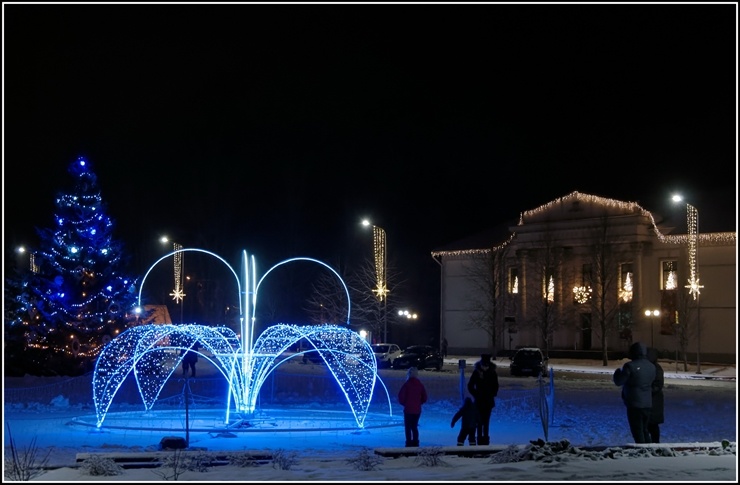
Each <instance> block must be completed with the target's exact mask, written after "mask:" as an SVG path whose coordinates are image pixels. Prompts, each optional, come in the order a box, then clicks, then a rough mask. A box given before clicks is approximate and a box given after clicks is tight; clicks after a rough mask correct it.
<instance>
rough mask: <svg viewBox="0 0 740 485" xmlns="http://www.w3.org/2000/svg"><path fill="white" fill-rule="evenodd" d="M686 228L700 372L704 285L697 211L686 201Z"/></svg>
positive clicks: (690, 288)
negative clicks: (702, 294)
mask: <svg viewBox="0 0 740 485" xmlns="http://www.w3.org/2000/svg"><path fill="white" fill-rule="evenodd" d="M681 201H683V197H682V196H681V195H678V194H677V195H674V196H673V202H681ZM686 229H687V232H688V248H689V281H688V283H689V284H688V285H686V288H688V289H689V294H691V295H693V297H694V300H696V373H697V374H701V305H700V304H699V294H700V293H701V292H700V291H699V290H700V289H701V288H704V285H700V284H699V251H698V248H699V211H697V210H696V207H694V206H693V205H691V204H689V203H688V202H687V203H686Z"/></svg>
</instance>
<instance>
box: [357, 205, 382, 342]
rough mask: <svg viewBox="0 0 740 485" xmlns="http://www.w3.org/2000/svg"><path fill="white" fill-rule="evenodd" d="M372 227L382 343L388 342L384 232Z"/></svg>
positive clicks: (363, 222)
mask: <svg viewBox="0 0 740 485" xmlns="http://www.w3.org/2000/svg"><path fill="white" fill-rule="evenodd" d="M362 225H363V226H366V227H367V226H369V225H371V223H370V221H368V220H367V219H365V220H364V221H362ZM372 226H373V256H374V257H375V279H376V281H377V286H376V287H375V289H374V290H373V293H375V296H376V297H377V298H378V301H382V302H383V342H388V312H387V309H388V293H389V291H388V286H387V281H386V274H385V273H386V264H387V262H386V256H387V252H386V245H385V230H384V229H383V228H382V227H380V226H376V225H375V224H372Z"/></svg>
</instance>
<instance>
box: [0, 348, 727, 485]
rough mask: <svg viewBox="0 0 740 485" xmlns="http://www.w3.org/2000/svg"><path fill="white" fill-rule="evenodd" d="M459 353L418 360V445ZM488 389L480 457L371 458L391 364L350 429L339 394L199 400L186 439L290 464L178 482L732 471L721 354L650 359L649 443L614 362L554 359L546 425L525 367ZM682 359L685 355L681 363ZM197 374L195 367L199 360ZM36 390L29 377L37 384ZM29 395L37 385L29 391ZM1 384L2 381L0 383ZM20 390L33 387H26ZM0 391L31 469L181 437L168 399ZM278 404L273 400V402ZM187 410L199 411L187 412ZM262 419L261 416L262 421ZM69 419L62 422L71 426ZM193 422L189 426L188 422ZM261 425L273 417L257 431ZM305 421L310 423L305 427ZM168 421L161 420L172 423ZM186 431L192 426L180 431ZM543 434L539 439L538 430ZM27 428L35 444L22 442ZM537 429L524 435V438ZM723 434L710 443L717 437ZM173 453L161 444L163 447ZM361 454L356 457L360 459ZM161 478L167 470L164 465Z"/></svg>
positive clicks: (64, 477) (7, 421) (439, 408)
mask: <svg viewBox="0 0 740 485" xmlns="http://www.w3.org/2000/svg"><path fill="white" fill-rule="evenodd" d="M460 358H464V359H466V360H467V362H468V363H469V364H472V363H473V362H474V361H475V359H474V358H471V357H457V356H450V357H448V359H447V360H446V364H447V365H446V366H445V369H444V370H443V371H442V372H434V371H423V372H421V373H420V377H421V379H422V381H423V382H424V383H425V384H426V385H427V387H428V389H429V391H430V402H429V403H428V404H426V405H425V406H424V409H423V412H422V417H421V421H420V441H421V447H422V448H423V451H425V452H429V454H431V455H434V452H435V450H439V449H441V447H448V446H452V445H454V444H455V442H456V436H457V432H458V426H459V423H458V426H456V427H455V428H454V429H453V428H450V419H451V417H452V415H453V414H454V412H455V411H456V409H457V406H458V405H459V403H460V402H459V401H460V399H459V392H460V391H459V385H458V384H459V382H458V381H459V379H458V377H459V370H458V367H457V362H458V359H460ZM497 364H498V366H499V376H500V379H501V384H502V386H501V391H500V392H499V396H498V398H497V405H496V408H495V409H494V413H493V416H492V424H491V435H492V440H491V441H492V445H494V446H498V447H501V448H504V449H505V451H501V452H499V453H496V454H494V455H491V456H479V457H463V456H455V455H441V456H439V457H438V458H439V463H438V464H437V466H429V465H430V461H434V458H433V456H432V457H427V458H424V457H413V456H409V457H400V458H391V457H382V456H379V455H375V454H374V450H375V449H381V448H389V447H402V446H403V443H404V436H403V428H402V427H401V426H400V420H401V418H400V416H401V408H400V406H398V404H397V403H396V402H395V401H396V399H395V395H394V392H393V389H394V383H398V382H400V381H402V379H403V377H402V376H403V374H404V373H403V372H402V371H392V370H384V371H382V372H381V378H382V379H383V380H384V382H385V383H386V384H387V385H388V388H389V392H390V394H391V400H392V415H393V416H392V417H389V416H388V409H387V406H386V407H384V406H383V404H382V403H383V401H384V400H385V399H386V397H385V395H384V393H383V391H376V396H375V397H374V401H373V402H374V403H375V401H376V400H377V404H373V406H372V408H371V409H372V414H371V415H370V416H369V417H368V420H367V423H366V424H367V426H366V429H364V430H358V429H355V428H353V426H352V423H353V422H354V420H353V419H352V418H351V415H349V412H348V411H347V410H346V406H343V404H342V403H341V402H326V401H304V402H300V400H298V401H296V400H294V399H293V400H288V399H286V400H285V401H286V402H285V404H280V405H278V404H275V403H271V404H269V405H266V406H265V410H264V411H265V415H266V416H270V419H271V423H272V424H271V425H265V426H256V425H255V426H252V427H251V428H250V429H248V430H242V431H237V432H235V433H220V432H208V431H207V430H206V431H203V430H202V428H199V426H198V425H197V419H200V417H202V416H205V415H206V414H207V413H208V412H213V411H212V410H210V411H209V410H208V409H207V408H208V406H206V405H196V406H195V407H194V408H189V412H192V414H191V415H189V416H190V422H191V427H190V428H189V430H188V437H189V442H190V450H196V451H197V450H202V451H203V452H205V453H214V452H229V453H231V452H234V453H237V452H242V453H246V452H247V451H248V450H257V451H259V450H262V451H269V452H271V453H273V455H274V454H275V453H276V452H278V453H282V454H283V455H284V456H286V457H287V458H290V459H288V460H287V462H291V461H292V462H294V463H293V464H292V466H290V467H289V469H280V467H279V466H278V467H276V466H274V465H273V464H261V465H258V466H251V467H247V468H242V467H239V466H235V465H220V466H212V467H209V468H208V469H207V471H186V472H184V473H183V474H182V475H180V476H179V477H178V478H177V480H178V481H343V482H346V481H403V482H409V481H491V480H495V481H525V482H527V481H545V482H552V481H619V482H624V481H627V482H629V481H662V482H665V481H727V482H732V483H736V482H737V456H736V448H735V447H736V440H737V390H736V383H735V378H736V372H735V367H734V366H727V367H725V366H718V365H711V364H709V365H707V364H705V365H703V369H702V370H703V373H702V374H701V375H695V374H693V372H692V370H693V369H692V370H689V371H688V372H682V371H680V370H679V371H676V369H675V367H674V366H675V364H674V363H669V362H663V363H662V364H663V367H664V369H665V371H666V378H667V382H666V389H665V398H666V409H665V415H666V422H665V424H663V425H662V427H661V431H662V437H663V439H662V440H661V441H662V442H663V443H661V444H655V445H634V444H633V443H632V439H631V436H630V434H629V429H628V426H627V422H626V417H625V411H624V406H623V405H622V403H621V400H620V397H619V388H618V387H617V386H615V385H614V384H613V383H612V382H611V374H612V373H613V372H614V369H616V368H617V367H619V366H621V362H610V365H609V366H607V367H603V366H602V365H601V362H584V361H562V360H554V361H552V362H551V365H552V367H553V369H554V371H555V373H554V375H555V380H554V395H553V408H552V410H551V411H552V416H551V422H550V424H549V425H548V426H547V437H545V432H544V428H543V424H542V421H541V418H540V413H539V385H538V383H537V380H536V379H534V378H513V377H509V375H508V369H507V365H508V360H505V359H502V360H499V361H497ZM692 367H693V366H692ZM286 369H288V371H291V369H295V370H296V372H299V371H300V372H312V373H321V372H325V369H323V368H322V366H314V365H313V364H306V365H303V364H298V363H290V364H288V365H287V366H286ZM199 376H202V378H204V379H207V378H208V377H209V373H208V368H207V367H206V366H205V365H201V366H200V367H199ZM44 381H45V380H44V379H40V380H39V379H19V380H17V381H16V380H13V379H6V381H5V382H4V388H6V389H17V388H18V387H23V388H24V389H25V390H26V391H28V390H33V389H34V387H33V386H42V385H44ZM37 389H40V387H38V388H37ZM42 394H43V393H40V392H39V393H37V395H42ZM5 395H6V396H7V395H8V393H5ZM31 395H33V393H31ZM26 401H28V402H20V403H19V402H8V401H7V398H6V402H5V406H4V413H3V422H4V426H3V428H4V450H5V456H6V459H7V458H8V452H9V438H10V437H9V434H8V430H10V432H11V433H12V437H13V439H14V441H15V445H16V449H17V450H22V449H24V448H25V449H27V448H28V447H30V446H31V445H32V444H35V445H36V446H38V447H39V451H40V452H42V453H41V454H44V453H46V452H47V451H49V452H50V455H49V463H48V465H49V466H50V467H51V468H50V469H49V470H48V471H46V472H45V473H43V474H42V475H40V476H38V477H36V478H34V480H35V481H55V482H56V481H101V480H102V481H162V480H164V475H163V474H166V473H167V470H168V468H166V467H161V468H135V469H133V468H132V469H125V470H122V472H121V474H118V475H114V476H91V475H87V474H85V472H84V470H83V468H81V467H79V464H78V463H76V458H77V454H78V453H101V452H105V453H115V454H116V455H120V454H130V453H136V452H153V451H157V450H158V449H159V443H160V440H161V439H162V438H163V437H164V436H181V437H185V436H186V433H185V431H184V421H185V420H184V415H183V410H182V407H179V408H178V407H177V406H173V407H172V409H169V410H162V411H161V412H160V413H159V414H157V413H155V418H151V417H144V416H143V413H142V412H141V410H140V408H138V407H136V406H132V405H130V404H120V405H117V406H115V413H116V414H113V415H111V420H110V422H109V423H106V424H109V425H111V424H114V423H115V422H116V420H120V421H121V422H127V423H128V424H127V425H126V426H125V428H126V429H115V428H110V429H105V430H104V431H102V432H101V431H97V430H95V429H94V428H92V427H87V426H84V425H80V424H79V423H80V422H81V421H84V419H83V420H81V418H83V417H85V416H88V417H89V416H90V415H92V414H94V409H92V408H91V406H90V404H89V403H76V402H75V399H74V396H65V395H63V394H60V395H57V396H54V397H53V398H52V399H46V402H34V401H33V399H27V400H26ZM286 410H287V411H286ZM198 413H202V414H201V415H200V417H199V414H198ZM144 419H149V420H151V419H154V421H157V422H161V423H162V425H163V426H164V427H165V428H169V429H170V431H162V430H145V429H141V428H145V427H148V426H145V421H144ZM270 419H267V420H265V423H269V422H270ZM73 423H76V424H73ZM193 425H195V426H193ZM271 426H274V427H273V428H272V429H271ZM308 428H312V429H314V431H306V429H308ZM173 429H174V431H172V430H173ZM190 429H192V430H194V431H192V432H190ZM545 438H547V439H545ZM33 440H35V442H34V441H33ZM537 440H543V441H546V443H545V444H544V445H540V446H537V445H535V444H532V443H531V442H532V441H537ZM723 440H726V442H727V443H729V444H726V446H725V447H724V448H723V446H722V441H723ZM366 452H367V453H368V454H367V455H365V456H370V457H373V459H376V460H378V462H377V463H375V464H374V465H373V466H372V467H371V468H373V469H372V470H358V469H357V468H356V467H355V466H354V465H353V463H351V462H352V461H353V460H354V459H355V458H357V457H358V456H362V454H363V453H366ZM173 453H174V452H173ZM365 461H366V462H367V460H365ZM170 479H172V478H171V477H170Z"/></svg>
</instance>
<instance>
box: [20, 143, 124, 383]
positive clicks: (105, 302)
mask: <svg viewBox="0 0 740 485" xmlns="http://www.w3.org/2000/svg"><path fill="white" fill-rule="evenodd" d="M69 173H70V174H71V175H72V177H73V179H74V183H73V188H72V190H71V191H70V192H69V193H61V194H60V195H58V197H57V198H56V201H55V205H56V214H55V216H54V220H55V225H54V227H53V228H47V229H39V228H37V233H38V235H39V238H40V246H39V248H38V249H37V250H34V251H31V252H30V259H29V262H30V264H29V267H28V268H25V269H21V270H20V271H18V273H17V274H16V275H14V276H11V277H7V275H6V277H7V278H6V288H5V303H6V318H5V374H6V375H23V374H33V375H68V376H75V375H81V374H84V373H86V372H90V371H91V370H93V369H94V365H95V359H96V358H97V356H98V354H99V353H100V351H101V350H102V348H103V347H104V346H105V344H107V343H108V342H109V341H110V340H111V339H113V338H115V337H116V336H117V335H119V334H120V333H121V332H123V331H124V330H126V329H127V328H128V327H130V326H131V325H133V324H135V323H136V316H137V315H136V314H135V313H134V309H135V304H136V298H137V289H136V283H137V281H136V280H135V279H134V278H132V277H130V276H128V275H125V274H124V273H123V272H122V268H123V267H124V265H125V263H126V262H127V259H126V258H125V257H124V253H123V251H122V249H123V248H122V244H121V243H119V242H117V241H116V240H114V238H113V220H112V219H111V218H110V217H108V216H107V215H106V213H105V205H104V204H103V202H102V198H101V196H100V189H99V187H98V183H97V177H96V175H95V173H94V172H93V171H92V170H91V167H90V164H89V163H88V162H87V161H86V160H85V159H84V158H78V159H77V160H76V161H74V162H73V163H72V164H71V165H70V167H69Z"/></svg>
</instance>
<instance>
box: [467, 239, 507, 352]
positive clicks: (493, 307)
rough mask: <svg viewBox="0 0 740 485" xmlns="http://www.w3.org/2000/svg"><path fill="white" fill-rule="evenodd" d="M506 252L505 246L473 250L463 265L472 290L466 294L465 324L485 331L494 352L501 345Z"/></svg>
mask: <svg viewBox="0 0 740 485" xmlns="http://www.w3.org/2000/svg"><path fill="white" fill-rule="evenodd" d="M507 252H508V246H505V247H504V248H499V249H493V250H491V251H486V252H479V253H475V254H473V255H472V256H471V262H470V264H469V265H467V266H466V272H467V277H468V280H469V283H470V286H471V290H472V291H470V292H469V293H468V304H469V308H470V309H471V312H470V315H471V317H470V320H469V321H468V324H467V325H468V327H470V328H475V329H481V330H483V331H484V332H486V334H488V337H489V339H490V343H491V347H492V348H493V350H494V355H496V353H498V350H499V346H501V345H503V333H504V324H503V313H504V309H505V302H504V298H505V297H506V255H507Z"/></svg>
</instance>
